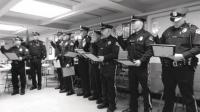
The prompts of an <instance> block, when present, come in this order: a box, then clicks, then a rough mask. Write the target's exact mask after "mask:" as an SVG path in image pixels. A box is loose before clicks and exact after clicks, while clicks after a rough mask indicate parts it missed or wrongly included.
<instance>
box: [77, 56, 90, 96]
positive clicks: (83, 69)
mask: <svg viewBox="0 0 200 112" xmlns="http://www.w3.org/2000/svg"><path fill="white" fill-rule="evenodd" d="M79 74H80V78H81V87H82V89H83V93H84V95H88V94H90V79H89V62H88V60H86V59H84V58H80V59H79Z"/></svg>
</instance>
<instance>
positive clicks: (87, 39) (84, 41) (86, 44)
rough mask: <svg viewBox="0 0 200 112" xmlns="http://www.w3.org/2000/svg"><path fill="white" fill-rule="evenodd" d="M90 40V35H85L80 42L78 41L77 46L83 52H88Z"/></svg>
mask: <svg viewBox="0 0 200 112" xmlns="http://www.w3.org/2000/svg"><path fill="white" fill-rule="evenodd" d="M90 40H91V37H90V36H85V37H84V38H83V39H82V40H81V42H80V43H79V48H81V49H83V50H84V51H85V52H89V48H90Z"/></svg>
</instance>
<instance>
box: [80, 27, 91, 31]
mask: <svg viewBox="0 0 200 112" xmlns="http://www.w3.org/2000/svg"><path fill="white" fill-rule="evenodd" d="M89 30H90V28H89V27H85V26H80V31H89Z"/></svg>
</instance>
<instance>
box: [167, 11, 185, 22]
mask: <svg viewBox="0 0 200 112" xmlns="http://www.w3.org/2000/svg"><path fill="white" fill-rule="evenodd" d="M188 11H189V10H188V9H187V8H177V9H175V10H173V11H172V12H171V13H170V20H171V21H172V22H175V21H179V20H180V19H182V18H183V17H185V16H186V14H187V13H188Z"/></svg>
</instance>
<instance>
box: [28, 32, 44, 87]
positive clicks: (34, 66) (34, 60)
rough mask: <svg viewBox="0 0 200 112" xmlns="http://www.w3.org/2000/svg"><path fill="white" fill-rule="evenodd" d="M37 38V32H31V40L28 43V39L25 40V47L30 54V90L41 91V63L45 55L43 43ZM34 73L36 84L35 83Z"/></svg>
mask: <svg viewBox="0 0 200 112" xmlns="http://www.w3.org/2000/svg"><path fill="white" fill-rule="evenodd" d="M39 36H40V34H39V33H38V32H33V40H31V41H29V39H27V40H28V41H27V43H26V47H27V48H28V49H29V52H30V68H31V69H30V71H31V79H32V87H31V88H30V90H33V89H36V88H37V89H38V90H41V86H42V75H41V68H42V63H41V61H42V60H43V59H45V58H46V55H47V53H46V47H45V45H44V43H43V42H42V41H40V40H39V39H38V37H39ZM36 73H37V79H38V82H37V81H36Z"/></svg>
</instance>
